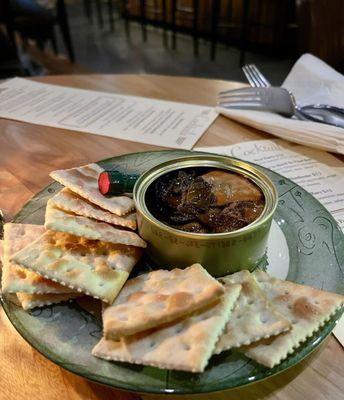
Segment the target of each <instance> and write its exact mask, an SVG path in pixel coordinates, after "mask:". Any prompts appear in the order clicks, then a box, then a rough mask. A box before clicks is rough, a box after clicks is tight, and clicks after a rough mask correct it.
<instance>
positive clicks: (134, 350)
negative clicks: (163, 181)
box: [1, 164, 344, 372]
mask: <svg viewBox="0 0 344 400" xmlns="http://www.w3.org/2000/svg"><path fill="white" fill-rule="evenodd" d="M100 172H102V169H101V168H100V167H99V166H98V165H96V164H90V165H86V166H83V167H79V168H72V169H69V170H60V171H54V172H53V173H52V174H51V176H52V177H53V178H54V179H55V180H57V181H58V182H60V183H61V184H63V185H64V188H63V189H62V190H61V191H60V192H59V193H57V194H56V195H55V196H54V197H53V198H51V199H50V200H49V201H48V203H47V208H46V218H45V225H44V226H39V225H30V224H6V225H5V229H4V241H3V246H2V247H3V249H2V250H3V251H2V254H1V257H2V262H3V273H2V290H3V292H6V293H13V294H16V296H17V298H18V301H19V303H20V304H21V306H22V307H23V308H24V309H26V310H27V309H30V308H33V307H37V306H43V305H47V304H51V303H57V302H60V301H64V300H68V299H73V298H75V297H77V296H80V294H83V295H88V296H91V297H93V298H96V299H100V300H102V301H103V326H104V329H103V337H102V339H101V340H100V342H99V343H98V344H97V345H96V346H95V347H94V349H93V351H92V354H93V355H94V356H96V357H100V358H104V359H106V360H113V361H123V362H129V363H135V364H145V365H150V366H155V367H158V368H165V369H176V370H184V371H190V372H203V371H204V369H205V368H206V366H207V364H208V362H209V359H210V358H211V357H212V355H214V354H219V353H221V352H223V351H226V350H230V349H237V351H239V352H242V353H243V354H245V355H246V356H247V357H249V358H252V359H254V360H256V361H257V362H258V363H261V364H263V365H265V366H267V367H269V368H272V367H274V366H275V365H277V364H279V363H280V362H281V361H282V360H284V359H285V358H286V357H287V356H288V355H289V354H290V353H292V352H293V351H294V350H295V349H297V348H298V346H300V344H301V343H302V342H304V341H305V340H306V339H307V337H309V336H311V335H312V334H313V333H314V332H316V331H317V330H318V329H319V328H320V327H321V326H322V325H323V324H324V323H325V322H326V321H327V320H328V319H329V318H330V317H331V316H332V315H333V314H334V313H335V312H336V311H337V310H338V309H339V308H340V307H341V306H342V305H343V299H344V298H343V296H340V295H337V294H334V293H328V292H324V291H321V290H317V289H313V288H310V287H308V286H303V285H298V284H295V283H292V282H288V281H282V280H279V279H275V278H272V277H270V276H269V275H268V274H267V273H265V272H263V271H260V270H256V271H254V272H253V273H250V272H248V271H240V272H237V273H235V274H232V275H228V276H226V277H223V278H221V279H219V280H217V279H214V278H213V277H212V276H211V275H210V274H209V273H208V272H207V271H206V270H205V269H204V268H203V267H202V266H201V265H199V264H194V265H192V266H190V267H188V268H186V269H183V270H181V269H173V270H156V271H153V272H150V273H146V274H143V275H140V276H138V277H136V278H133V279H130V280H128V277H129V274H130V272H131V271H132V269H133V267H134V265H135V264H136V263H137V261H138V260H139V258H140V256H141V252H142V248H144V247H146V243H145V242H144V241H143V240H142V239H141V238H140V237H139V236H138V235H137V234H136V233H135V229H136V216H135V212H134V211H133V210H134V202H133V200H132V199H131V198H130V197H128V196H114V197H111V198H109V197H105V196H103V195H101V194H100V193H99V191H98V185H97V179H98V176H99V174H100Z"/></svg>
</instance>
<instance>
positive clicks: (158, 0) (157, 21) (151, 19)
mask: <svg viewBox="0 0 344 400" xmlns="http://www.w3.org/2000/svg"><path fill="white" fill-rule="evenodd" d="M137 9H138V12H137ZM133 16H134V18H133ZM122 17H123V18H124V21H125V29H126V33H127V36H128V37H129V36H130V20H131V19H135V20H138V21H139V22H140V24H141V32H142V39H143V41H144V42H146V41H147V26H148V25H153V26H157V27H160V28H162V30H163V35H162V39H163V45H164V46H165V47H166V46H167V29H168V26H167V0H138V1H137V0H133V1H130V0H123V1H122ZM135 17H136V18H135Z"/></svg>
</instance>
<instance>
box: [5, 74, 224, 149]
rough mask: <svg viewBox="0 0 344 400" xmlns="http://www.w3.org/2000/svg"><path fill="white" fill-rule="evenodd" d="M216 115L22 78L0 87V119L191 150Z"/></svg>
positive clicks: (191, 107) (196, 108)
mask: <svg viewBox="0 0 344 400" xmlns="http://www.w3.org/2000/svg"><path fill="white" fill-rule="evenodd" d="M95 79H96V78H95ZM217 115H218V114H217V113H216V112H215V110H214V108H212V107H205V106H199V105H193V104H185V103H177V102H171V101H162V100H154V99H150V98H145V97H136V96H122V95H118V94H113V93H105V92H97V91H92V90H82V89H73V88H68V87H64V86H55V85H48V84H44V83H39V82H34V81H31V80H26V79H22V78H14V79H11V80H8V81H6V82H5V83H3V84H1V85H0V117H2V118H9V119H14V120H19V121H24V122H29V123H33V124H38V125H45V126H52V127H56V128H63V129H70V130H74V131H80V132H88V133H93V134H97V135H104V136H110V137H114V138H118V139H125V140H131V141H135V142H140V143H148V144H152V145H156V146H164V147H173V148H179V149H191V148H192V147H193V145H194V144H195V143H196V142H197V140H198V139H199V138H200V137H201V136H202V134H203V133H204V132H205V131H206V130H207V128H208V127H209V126H210V124H211V123H212V122H213V121H214V120H215V118H216V117H217Z"/></svg>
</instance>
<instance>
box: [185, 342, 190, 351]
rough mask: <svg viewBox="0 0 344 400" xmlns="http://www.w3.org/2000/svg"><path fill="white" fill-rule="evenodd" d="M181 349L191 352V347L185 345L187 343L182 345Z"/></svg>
mask: <svg viewBox="0 0 344 400" xmlns="http://www.w3.org/2000/svg"><path fill="white" fill-rule="evenodd" d="M183 349H184V350H185V351H189V350H191V346H190V345H189V344H187V343H183Z"/></svg>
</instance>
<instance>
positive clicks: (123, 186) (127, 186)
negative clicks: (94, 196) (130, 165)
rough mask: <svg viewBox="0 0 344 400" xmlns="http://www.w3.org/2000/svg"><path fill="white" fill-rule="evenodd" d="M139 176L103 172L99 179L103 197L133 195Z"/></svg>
mask: <svg viewBox="0 0 344 400" xmlns="http://www.w3.org/2000/svg"><path fill="white" fill-rule="evenodd" d="M138 178H139V175H131V174H123V173H122V172H119V171H103V172H101V173H100V174H99V177H98V188H99V191H100V193H101V194H103V195H116V194H122V193H132V191H133V188H134V185H135V182H136V181H137V179H138Z"/></svg>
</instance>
